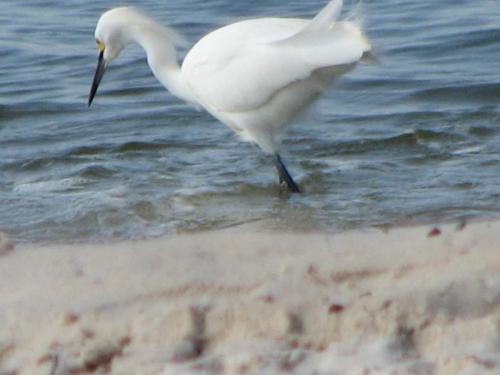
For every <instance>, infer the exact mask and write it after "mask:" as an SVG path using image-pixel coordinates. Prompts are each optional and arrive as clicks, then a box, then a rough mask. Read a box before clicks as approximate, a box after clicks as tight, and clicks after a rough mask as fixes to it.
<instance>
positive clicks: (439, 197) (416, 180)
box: [0, 0, 500, 242]
mask: <svg viewBox="0 0 500 375" xmlns="http://www.w3.org/2000/svg"><path fill="white" fill-rule="evenodd" d="M128 3H129V4H134V5H137V6H139V7H140V8H141V9H143V10H144V11H145V12H146V13H149V14H151V15H154V16H155V18H157V19H158V20H160V21H161V22H163V23H164V24H168V25H170V26H172V27H174V28H175V29H177V30H178V31H179V32H181V33H183V34H184V35H185V36H186V37H187V38H188V39H189V40H190V41H191V42H192V43H194V42H195V41H196V40H198V39H199V38H200V37H201V36H203V35H204V34H206V33H207V32H209V31H210V30H212V29H215V28H217V27H219V26H222V25H224V24H226V23H229V22H231V21H235V20H239V19H242V18H248V17H259V16H294V17H311V16H312V15H314V14H315V12H317V11H318V10H319V9H320V8H321V7H322V6H323V5H324V1H320V0H311V1H299V0H290V1H286V2H285V1H281V0H280V1H278V0H268V1H264V0H260V1H253V2H235V1H232V0H216V1H199V0H187V1H182V2H179V1H157V0H154V1H153V0H145V1H136V2H133V1H129V2H128ZM120 4H123V2H120ZM114 5H116V3H115V2H114V1H107V0H103V1H101V0H100V1H96V0H89V1H75V0H71V1H65V2H62V1H49V0H38V1H17V0H3V1H2V10H1V11H0V31H1V34H0V35H1V36H0V231H5V232H7V233H9V234H10V235H11V237H12V238H13V239H14V240H15V241H17V242H61V241H63V242H67V241H103V240H105V241H108V240H116V239H130V238H144V237H150V236H159V235H165V234H166V235H168V234H171V233H182V232H191V231H201V230H211V229H219V228H226V227H230V226H236V225H242V224H247V223H248V224H250V225H252V226H254V227H256V228H258V229H261V230H288V231H305V230H329V231H338V230H345V229H348V228H359V227H368V226H378V225H392V224H401V223H416V222H429V221H432V222H441V221H447V220H454V219H462V218H477V217H480V218H482V217H492V216H497V215H498V213H499V211H500V203H499V201H500V107H499V104H500V55H499V51H500V1H498V0H474V1H472V0H462V1H457V0H440V1H431V0H422V1H414V0H413V1H409V0H404V1H401V0H397V1H396V0H384V1H370V0H365V1H364V2H363V4H362V6H361V10H359V9H358V10H357V12H358V14H362V15H363V18H364V27H365V31H366V33H367V34H368V36H369V37H370V39H371V41H372V43H373V45H374V47H375V51H376V54H377V57H378V60H379V63H377V64H362V65H360V66H358V67H357V69H356V70H355V71H353V72H351V73H350V74H349V75H347V76H344V77H343V78H342V79H340V80H339V81H337V83H336V84H335V85H334V86H333V87H332V89H331V90H330V91H328V93H327V94H326V95H324V96H323V97H322V98H321V99H320V100H319V101H318V102H317V104H316V105H315V106H314V108H313V109H312V110H311V111H310V112H309V113H308V115H307V116H305V117H303V118H301V119H300V120H299V121H297V123H296V124H295V125H294V126H293V127H292V128H291V129H290V131H289V132H288V134H287V136H286V138H285V141H284V146H285V147H284V148H285V150H286V151H285V152H284V153H283V158H284V160H285V161H286V163H287V166H288V168H289V170H290V171H291V173H292V174H293V175H294V176H295V178H296V180H297V182H298V183H299V185H300V186H301V187H302V189H303V190H304V193H303V194H301V195H292V196H289V195H287V194H281V193H280V190H279V187H278V184H277V177H276V172H275V170H274V166H273V164H272V160H271V158H270V157H269V156H266V155H264V154H263V153H262V152H260V151H259V150H258V149H257V148H256V146H253V145H251V144H248V143H242V142H241V141H240V140H239V139H238V138H237V137H236V136H235V135H234V134H233V133H232V132H231V130H229V129H228V128H226V127H225V126H224V125H222V124H220V123H218V122H217V121H216V120H215V119H213V118H212V117H210V115H208V114H207V113H205V112H197V111H194V110H193V109H192V108H190V107H189V106H187V105H185V104H184V103H182V102H180V101H179V100H177V99H176V98H174V97H172V96H171V95H170V94H169V93H168V92H167V91H166V90H165V89H164V88H163V87H162V86H161V85H160V84H159V83H158V82H157V81H156V80H155V79H154V77H153V76H152V74H151V73H150V71H149V67H148V66H147V64H146V61H145V56H144V53H143V51H142V50H141V49H140V48H139V47H138V46H134V47H131V48H130V49H128V50H126V51H125V52H124V53H123V55H122V56H120V58H119V59H118V60H116V61H114V62H113V64H112V66H110V68H109V69H108V71H107V72H106V75H105V77H104V79H103V82H102V83H101V86H100V89H99V92H98V94H97V96H96V98H95V101H94V104H93V106H92V107H91V108H90V109H89V108H87V95H88V91H89V87H90V83H91V80H92V76H93V73H94V69H95V64H96V60H97V52H96V49H95V41H94V37H93V30H94V27H95V23H96V21H97V19H98V17H99V15H100V14H101V13H102V12H103V11H104V10H106V9H108V8H110V7H112V6H114ZM356 7H358V4H357V2H353V1H348V0H346V1H345V10H344V12H345V14H348V13H349V12H350V11H353V9H354V8H356Z"/></svg>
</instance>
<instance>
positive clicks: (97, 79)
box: [89, 51, 106, 107]
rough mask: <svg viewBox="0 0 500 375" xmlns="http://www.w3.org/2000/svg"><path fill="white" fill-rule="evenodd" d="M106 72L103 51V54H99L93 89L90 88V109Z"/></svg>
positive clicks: (102, 52)
mask: <svg viewBox="0 0 500 375" xmlns="http://www.w3.org/2000/svg"><path fill="white" fill-rule="evenodd" d="M105 70H106V63H105V62H104V51H101V53H100V54H99V60H98V61H97V69H96V70H95V74H94V80H93V81H92V87H91V88H90V94H89V107H90V105H91V104H92V100H94V96H95V93H96V92H97V88H98V87H99V83H100V82H101V79H102V76H103V75H104V71H105Z"/></svg>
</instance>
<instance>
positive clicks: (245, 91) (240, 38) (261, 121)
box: [88, 0, 371, 192]
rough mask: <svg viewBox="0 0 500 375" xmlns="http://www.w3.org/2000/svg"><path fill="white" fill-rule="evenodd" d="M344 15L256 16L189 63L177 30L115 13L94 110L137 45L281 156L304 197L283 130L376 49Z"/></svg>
mask: <svg viewBox="0 0 500 375" xmlns="http://www.w3.org/2000/svg"><path fill="white" fill-rule="evenodd" d="M341 10H342V0H332V1H331V2H329V3H328V4H327V5H326V6H325V8H323V10H321V11H320V12H319V13H318V14H317V15H316V17H314V18H313V19H298V18H257V19H250V20H244V21H240V22H236V23H233V24H230V25H227V26H224V27H221V28H219V29H217V30H215V31H213V32H211V33H209V34H207V35H206V36H204V37H203V38H202V39H201V40H200V41H199V42H197V43H196V44H195V45H194V47H192V49H191V50H190V51H189V52H188V53H187V55H186V57H185V58H184V61H183V63H182V66H180V65H179V63H178V61H177V54H176V45H179V44H182V43H183V38H182V37H181V36H180V35H179V34H177V33H176V32H175V31H174V30H172V29H171V28H167V27H164V26H162V25H160V24H158V23H157V22H156V21H154V20H153V19H151V18H150V17H148V16H146V15H144V14H143V13H141V12H140V11H138V10H137V9H135V8H133V7H119V8H114V9H111V10H108V11H107V12H105V13H104V14H103V15H102V16H101V17H100V19H99V21H98V23H97V26H96V30H95V38H96V42H97V47H98V50H99V61H98V64H97V69H96V72H95V76H94V80H93V83H92V87H91V90H90V95H89V101H88V105H89V106H90V104H91V103H92V100H93V98H94V95H95V93H96V91H97V87H98V85H99V83H100V81H101V78H102V76H103V74H104V71H105V69H106V67H107V66H108V64H109V63H110V62H111V61H112V60H113V59H115V58H116V57H117V56H118V55H119V54H120V52H121V51H122V50H123V49H124V48H125V47H127V46H128V45H129V44H131V43H134V42H135V43H138V44H139V45H141V46H142V47H143V48H144V50H145V52H146V54H147V60H148V64H149V66H150V68H151V70H152V72H153V74H154V75H155V76H156V78H157V79H158V80H159V81H160V82H161V83H162V84H163V85H164V86H165V87H166V88H167V90H169V91H170V92H171V93H172V94H173V95H175V96H177V97H178V98H180V99H182V100H184V101H186V102H188V103H190V104H192V105H194V106H197V107H200V106H201V107H203V108H204V109H205V110H207V111H208V112H209V113H210V114H212V115H213V116H214V117H215V118H217V119H218V120H219V121H221V122H223V123H224V124H226V125H228V126H229V127H230V128H231V129H233V130H234V131H235V132H236V133H237V134H239V135H240V136H241V137H242V138H243V139H244V140H247V141H251V142H254V143H256V144H258V145H259V146H260V147H261V148H262V149H263V150H264V151H265V152H267V153H271V154H274V157H275V163H276V167H277V169H278V174H279V179H280V184H282V185H283V184H285V185H286V187H287V188H288V190H289V191H291V192H300V191H299V188H298V186H297V184H296V183H295V182H294V180H293V179H292V177H291V176H290V174H289V173H288V171H287V169H286V167H285V165H284V164H283V162H282V160H281V158H280V154H279V149H280V144H281V138H282V135H283V131H284V129H285V128H286V125H287V124H289V123H290V121H291V120H292V119H293V118H294V117H296V116H297V114H299V112H301V111H302V110H303V109H305V108H306V107H307V106H308V105H309V104H311V103H312V102H313V101H314V100H315V99H316V98H317V97H318V96H319V95H320V94H321V93H322V92H324V91H325V89H326V88H328V86H329V83H331V81H332V80H333V79H334V78H336V77H338V76H340V75H341V74H344V73H346V72H348V71H350V70H351V69H353V68H354V66H355V65H356V63H357V62H359V61H360V60H361V59H362V58H363V56H364V55H365V54H367V53H369V52H370V50H371V46H370V43H369V41H368V39H367V38H366V37H365V35H364V34H363V32H362V30H361V29H360V27H358V26H357V25H356V24H355V23H354V22H350V21H346V20H344V21H339V16H340V13H341Z"/></svg>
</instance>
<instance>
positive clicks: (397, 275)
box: [0, 221, 500, 375]
mask: <svg viewBox="0 0 500 375" xmlns="http://www.w3.org/2000/svg"><path fill="white" fill-rule="evenodd" d="M0 253H1V254H0V291H1V294H0V295H1V296H2V303H1V305H0V306H1V308H0V321H1V322H2V324H0V374H3V373H7V374H11V373H12V374H16V375H22V374H93V373H102V372H106V371H108V372H107V373H110V374H197V373H210V374H212V373H213V374H219V373H220V374H223V373H224V374H240V373H241V374H257V373H259V374H261V373H272V374H280V373H287V374H288V373H297V374H302V373H318V374H332V373H339V374H359V373H364V371H365V373H370V374H372V373H373V374H375V373H376V374H389V373H392V372H393V371H399V372H400V373H405V374H406V373H436V374H461V373H463V374H466V373H467V374H468V373H488V372H490V373H495V372H498V371H499V370H500V221H484V222H482V221H481V222H472V223H469V224H465V222H464V223H458V224H457V223H454V224H445V225H439V226H438V227H436V226H432V225H421V226H410V227H402V228H392V227H391V228H389V229H388V230H381V229H365V230H355V231H348V232H343V233H336V234H326V233H303V234H279V233H258V232H257V233H256V232H250V231H247V230H246V229H244V228H239V229H225V230H221V231H218V232H208V233H196V234H185V235H177V236H171V237H166V238H158V239H151V240H141V241H125V242H118V243H111V244H75V245H44V246H37V245H29V246H23V245H21V246H17V247H16V248H10V249H9V251H5V252H0Z"/></svg>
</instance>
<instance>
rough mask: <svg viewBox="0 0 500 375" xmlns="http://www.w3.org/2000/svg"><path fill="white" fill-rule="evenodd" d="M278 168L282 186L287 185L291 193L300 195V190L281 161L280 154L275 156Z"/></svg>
mask: <svg viewBox="0 0 500 375" xmlns="http://www.w3.org/2000/svg"><path fill="white" fill-rule="evenodd" d="M275 163H276V168H277V169H278V175H279V178H280V185H286V188H287V189H288V191H290V192H291V193H300V189H299V187H298V186H297V184H296V183H295V181H294V180H293V178H292V176H290V173H288V171H287V169H286V167H285V164H283V162H282V161H281V157H280V154H276V155H275Z"/></svg>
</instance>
